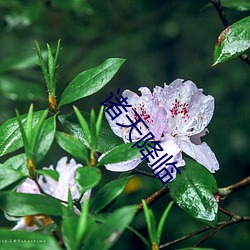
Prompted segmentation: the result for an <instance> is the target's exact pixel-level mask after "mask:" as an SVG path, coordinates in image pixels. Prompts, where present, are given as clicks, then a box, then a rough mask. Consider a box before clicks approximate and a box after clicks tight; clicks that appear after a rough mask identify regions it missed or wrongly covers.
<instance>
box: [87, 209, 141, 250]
mask: <svg viewBox="0 0 250 250" xmlns="http://www.w3.org/2000/svg"><path fill="white" fill-rule="evenodd" d="M136 209H137V207H136V206H126V207H123V208H120V209H117V210H116V211H115V212H113V213H112V214H110V215H109V216H108V218H107V219H106V220H105V221H104V223H103V224H101V225H99V226H96V227H92V228H93V229H92V230H91V231H90V233H89V235H88V237H87V239H86V244H85V245H84V247H83V249H84V250H89V249H102V250H106V249H110V248H111V247H112V246H113V245H114V243H115V242H116V241H117V239H118V238H119V237H120V235H121V234H122V233H123V231H124V230H125V229H126V227H127V226H128V225H129V224H130V223H131V221H132V220H133V218H134V216H135V212H136ZM97 236H98V237H97Z"/></svg>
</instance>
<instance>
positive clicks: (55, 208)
mask: <svg viewBox="0 0 250 250" xmlns="http://www.w3.org/2000/svg"><path fill="white" fill-rule="evenodd" d="M0 208H1V209H2V210H3V211H4V212H6V213H8V214H9V215H11V216H25V215H35V214H44V215H53V216H61V215H63V210H64V209H66V207H65V206H63V205H62V204H61V203H60V202H59V201H57V200H55V199H53V198H51V197H49V196H45V195H39V194H24V193H13V192H2V193H0Z"/></svg>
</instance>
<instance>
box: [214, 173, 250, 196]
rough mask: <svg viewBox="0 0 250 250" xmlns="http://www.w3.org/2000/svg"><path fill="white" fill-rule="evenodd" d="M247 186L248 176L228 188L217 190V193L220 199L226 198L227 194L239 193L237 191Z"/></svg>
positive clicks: (249, 183)
mask: <svg viewBox="0 0 250 250" xmlns="http://www.w3.org/2000/svg"><path fill="white" fill-rule="evenodd" d="M249 185H250V176H248V177H246V178H245V179H243V180H241V181H239V182H236V183H234V184H232V185H230V186H228V187H225V188H219V189H218V192H219V195H220V196H221V197H222V198H226V196H228V195H229V194H231V193H234V192H236V191H239V190H241V189H243V188H245V187H247V186H249Z"/></svg>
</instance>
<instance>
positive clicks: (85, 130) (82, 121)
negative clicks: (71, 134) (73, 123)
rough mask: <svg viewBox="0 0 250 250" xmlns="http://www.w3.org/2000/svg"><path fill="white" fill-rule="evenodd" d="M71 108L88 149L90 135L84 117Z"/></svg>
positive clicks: (76, 109) (75, 108) (77, 110)
mask: <svg viewBox="0 0 250 250" xmlns="http://www.w3.org/2000/svg"><path fill="white" fill-rule="evenodd" d="M73 108H74V110H75V113H76V117H77V119H78V122H79V123H80V125H81V129H82V132H83V134H84V138H86V141H87V143H88V145H89V147H90V146H91V134H90V129H89V125H88V123H87V121H86V119H85V118H84V116H83V115H82V113H81V112H80V110H79V109H78V108H77V107H75V106H73Z"/></svg>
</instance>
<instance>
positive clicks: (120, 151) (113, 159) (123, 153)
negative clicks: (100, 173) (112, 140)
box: [97, 142, 141, 166]
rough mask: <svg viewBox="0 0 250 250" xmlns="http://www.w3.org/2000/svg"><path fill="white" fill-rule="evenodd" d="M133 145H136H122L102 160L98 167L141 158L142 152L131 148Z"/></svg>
mask: <svg viewBox="0 0 250 250" xmlns="http://www.w3.org/2000/svg"><path fill="white" fill-rule="evenodd" d="M132 145H134V142H132V143H128V144H122V145H119V146H117V147H115V148H113V149H111V151H110V152H108V153H107V154H106V155H105V156H104V157H103V158H102V159H101V160H100V162H99V163H98V164H97V166H102V165H105V164H111V163H117V162H123V161H128V160H132V159H136V158H139V157H140V156H141V152H140V150H139V149H138V148H137V147H134V148H131V146H132Z"/></svg>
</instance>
